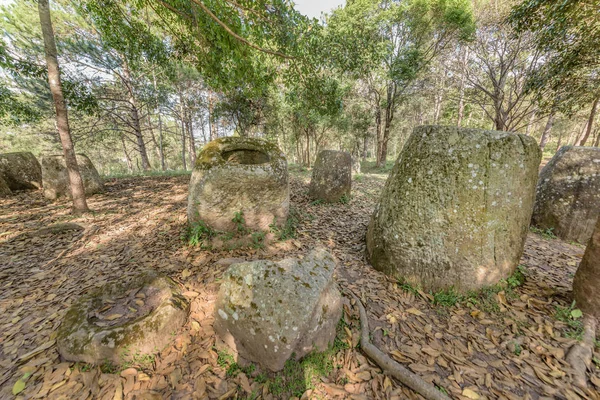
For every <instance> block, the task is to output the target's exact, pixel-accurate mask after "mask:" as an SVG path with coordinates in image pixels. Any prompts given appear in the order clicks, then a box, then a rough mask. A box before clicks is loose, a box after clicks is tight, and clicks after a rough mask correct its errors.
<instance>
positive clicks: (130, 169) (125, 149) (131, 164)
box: [121, 134, 133, 174]
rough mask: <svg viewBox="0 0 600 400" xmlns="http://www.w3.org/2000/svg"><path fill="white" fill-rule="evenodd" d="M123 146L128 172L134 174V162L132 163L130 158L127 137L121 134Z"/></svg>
mask: <svg viewBox="0 0 600 400" xmlns="http://www.w3.org/2000/svg"><path fill="white" fill-rule="evenodd" d="M121 146H122V147H123V154H125V161H126V162H127V170H128V171H129V173H130V174H131V173H132V172H133V162H131V157H129V153H128V152H127V147H126V146H125V137H124V136H123V134H121Z"/></svg>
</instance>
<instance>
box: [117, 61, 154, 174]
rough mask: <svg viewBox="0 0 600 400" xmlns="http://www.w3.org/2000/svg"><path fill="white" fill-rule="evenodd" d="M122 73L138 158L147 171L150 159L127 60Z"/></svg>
mask: <svg viewBox="0 0 600 400" xmlns="http://www.w3.org/2000/svg"><path fill="white" fill-rule="evenodd" d="M123 75H124V76H125V79H126V80H127V83H126V85H125V86H127V91H128V92H129V98H128V99H127V101H128V102H129V106H130V107H131V122H132V123H133V131H134V133H135V139H136V141H137V148H138V152H139V153H140V158H141V159H142V169H143V170H144V171H148V170H149V169H150V160H148V153H147V151H146V143H145V142H144V136H143V135H142V127H141V125H140V115H139V113H138V108H137V105H136V101H135V96H134V93H133V86H132V83H131V75H130V73H129V66H128V65H127V62H124V63H123Z"/></svg>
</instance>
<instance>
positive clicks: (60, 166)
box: [42, 154, 104, 200]
mask: <svg viewBox="0 0 600 400" xmlns="http://www.w3.org/2000/svg"><path fill="white" fill-rule="evenodd" d="M76 158H77V165H78V166H79V173H80V174H81V179H83V187H84V188H85V194H86V195H88V196H90V195H92V194H96V193H102V192H103V191H104V182H103V181H102V178H100V175H99V174H98V171H97V170H96V167H94V164H92V162H91V161H90V159H89V158H88V157H87V156H86V155H85V154H77V155H76ZM42 179H43V182H44V197H46V198H47V199H50V200H55V199H57V198H59V197H61V196H67V197H70V196H71V189H70V183H69V174H68V172H67V165H66V163H65V158H64V156H63V155H49V156H43V157H42Z"/></svg>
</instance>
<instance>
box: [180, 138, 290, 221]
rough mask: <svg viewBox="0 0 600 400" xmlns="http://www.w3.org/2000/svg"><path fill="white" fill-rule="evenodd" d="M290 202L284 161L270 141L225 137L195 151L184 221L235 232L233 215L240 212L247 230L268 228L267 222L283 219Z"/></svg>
mask: <svg viewBox="0 0 600 400" xmlns="http://www.w3.org/2000/svg"><path fill="white" fill-rule="evenodd" d="M289 204H290V189H289V184H288V172H287V161H286V159H285V155H284V154H283V153H282V152H281V150H279V148H278V147H277V146H276V145H275V144H273V143H270V142H267V141H266V140H262V139H256V138H242V137H226V138H220V139H216V140H213V141H212V142H210V143H208V144H207V145H206V146H204V148H203V149H202V151H201V152H200V153H199V154H198V157H197V160H196V165H195V166H194V171H193V172H192V177H191V180H190V193H189V196H188V209H187V215H188V222H189V223H194V222H198V221H203V222H204V223H206V224H207V225H208V226H210V227H211V228H213V229H216V230H221V231H235V229H236V223H234V222H233V221H232V218H233V217H234V215H235V213H236V212H240V211H241V212H243V216H244V220H245V222H246V226H247V228H249V229H252V230H262V231H269V229H270V228H269V225H271V224H273V223H275V224H276V225H282V224H284V223H285V220H286V219H287V215H288V211H289Z"/></svg>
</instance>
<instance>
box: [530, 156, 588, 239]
mask: <svg viewBox="0 0 600 400" xmlns="http://www.w3.org/2000/svg"><path fill="white" fill-rule="evenodd" d="M598 216H600V148H597V147H573V146H565V147H562V148H561V149H560V150H559V151H558V152H557V153H556V154H555V155H554V157H552V159H551V160H550V161H549V162H548V164H546V166H545V167H544V168H543V169H542V172H541V173H540V178H539V180H538V185H537V195H536V199H535V207H534V209H533V218H532V224H533V225H534V226H536V227H538V228H540V229H543V230H552V232H553V233H554V234H555V235H556V236H558V237H560V238H562V239H564V240H568V241H576V242H579V243H582V244H586V243H587V241H588V240H589V239H590V237H592V232H593V231H594V225H595V224H596V220H597V219H598Z"/></svg>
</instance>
